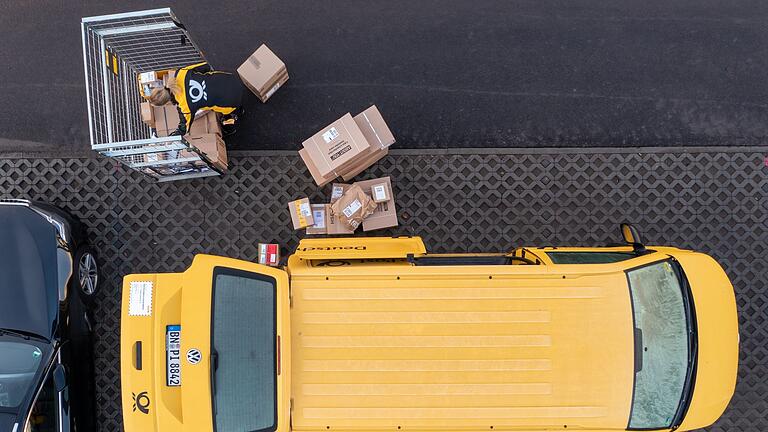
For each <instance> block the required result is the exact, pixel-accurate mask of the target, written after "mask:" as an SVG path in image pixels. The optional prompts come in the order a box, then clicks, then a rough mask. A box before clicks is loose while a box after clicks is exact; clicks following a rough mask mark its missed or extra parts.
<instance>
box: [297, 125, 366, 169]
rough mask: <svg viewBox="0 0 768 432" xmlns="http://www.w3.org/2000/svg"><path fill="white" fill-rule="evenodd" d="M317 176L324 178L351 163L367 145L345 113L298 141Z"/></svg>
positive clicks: (357, 127) (360, 132) (358, 128)
mask: <svg viewBox="0 0 768 432" xmlns="http://www.w3.org/2000/svg"><path fill="white" fill-rule="evenodd" d="M302 145H303V146H304V148H305V149H306V150H307V154H308V155H309V157H310V159H312V162H313V163H314V164H315V166H316V167H317V170H318V172H319V173H320V175H321V176H323V177H327V176H328V175H331V174H333V175H334V176H338V173H339V172H342V171H345V170H347V169H348V168H349V167H351V166H353V165H355V162H356V161H358V160H359V158H360V154H362V153H367V151H368V149H369V148H370V147H371V145H370V144H369V143H368V140H367V139H366V138H365V135H363V132H362V131H361V130H360V127H359V126H358V125H357V123H356V122H355V120H354V119H353V118H352V115H350V114H349V113H347V114H345V115H344V116H342V117H341V118H340V119H338V120H336V121H335V122H333V123H331V124H330V125H328V126H326V127H325V128H323V129H322V130H320V131H319V132H317V133H316V134H314V135H313V136H312V137H311V138H309V139H307V140H306V141H304V142H303V143H302Z"/></svg>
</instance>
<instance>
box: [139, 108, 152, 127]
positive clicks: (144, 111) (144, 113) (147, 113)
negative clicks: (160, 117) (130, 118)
mask: <svg viewBox="0 0 768 432" xmlns="http://www.w3.org/2000/svg"><path fill="white" fill-rule="evenodd" d="M140 107H141V121H143V122H144V124H146V125H147V126H149V127H151V128H154V127H155V110H153V109H152V105H150V104H149V102H142V103H141V104H140Z"/></svg>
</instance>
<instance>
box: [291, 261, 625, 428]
mask: <svg viewBox="0 0 768 432" xmlns="http://www.w3.org/2000/svg"><path fill="white" fill-rule="evenodd" d="M292 260H293V261H290V262H289V271H290V272H291V290H292V298H293V310H292V313H291V319H292V322H291V333H292V335H291V336H292V338H291V339H292V356H293V359H292V365H293V373H292V380H293V382H292V397H293V398H294V400H293V415H292V422H293V425H294V427H295V428H296V429H318V428H319V429H328V428H330V429H331V430H333V429H364V428H370V427H371V425H372V424H374V425H376V427H377V428H390V427H391V428H392V429H393V430H397V429H398V427H399V428H401V429H404V430H408V429H410V430H414V429H418V430H427V429H440V430H459V429H472V430H490V429H491V428H493V429H505V428H521V427H532V428H533V427H557V428H559V429H562V428H563V426H567V427H569V428H595V429H597V428H616V429H624V428H625V427H626V425H627V421H628V418H629V410H630V405H631V397H632V386H633V378H634V371H633V332H632V311H631V304H630V297H629V290H628V287H627V280H626V277H625V275H624V273H623V272H621V271H609V272H605V271H602V272H599V273H591V274H583V273H576V271H577V270H576V269H577V268H581V269H583V267H578V266H558V267H559V269H558V271H559V272H557V273H556V272H555V271H556V270H555V269H553V268H552V267H551V266H471V267H413V266H405V267H402V266H401V267H388V266H386V265H384V266H352V268H349V267H348V268H347V269H346V270H345V271H343V272H341V271H338V272H337V271H333V270H334V269H329V268H313V267H312V266H311V265H309V263H307V262H306V260H301V259H299V258H292ZM393 266H394V265H393ZM393 268H397V269H398V270H396V271H393ZM568 268H570V269H574V270H573V272H569V271H568V270H567V269H568ZM612 268H613V267H612ZM563 269H566V270H565V272H563Z"/></svg>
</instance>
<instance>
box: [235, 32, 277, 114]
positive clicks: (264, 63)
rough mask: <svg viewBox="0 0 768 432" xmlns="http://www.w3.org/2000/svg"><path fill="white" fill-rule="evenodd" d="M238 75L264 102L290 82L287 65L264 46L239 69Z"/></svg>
mask: <svg viewBox="0 0 768 432" xmlns="http://www.w3.org/2000/svg"><path fill="white" fill-rule="evenodd" d="M237 74H238V75H240V79H241V80H242V81H243V84H245V86H246V87H248V89H249V90H251V92H253V94H255V95H256V97H258V98H259V100H260V101H262V102H266V101H267V99H269V98H270V97H271V96H272V95H273V94H274V93H275V92H276V91H277V89H279V88H280V87H281V86H282V85H283V84H285V83H286V82H287V81H288V71H287V70H286V69H285V63H283V61H282V60H280V58H278V57H277V56H276V55H275V53H273V52H272V50H270V49H269V48H268V47H267V46H266V45H263V44H262V45H261V46H260V47H259V48H258V49H257V50H256V51H254V52H253V54H251V55H250V57H248V58H247V59H246V60H245V61H244V62H243V64H241V65H240V67H239V68H237Z"/></svg>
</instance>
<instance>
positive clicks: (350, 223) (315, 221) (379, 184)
mask: <svg viewBox="0 0 768 432" xmlns="http://www.w3.org/2000/svg"><path fill="white" fill-rule="evenodd" d="M288 211H289V212H290V214H291V221H292V222H293V228H294V229H302V228H306V230H307V234H310V235H317V234H330V235H339V234H352V233H354V232H355V230H356V229H357V228H358V227H360V226H362V227H363V231H373V230H378V229H383V228H391V227H396V226H397V208H396V207H395V197H394V193H393V190H392V181H391V179H390V178H389V177H381V178H376V179H371V180H363V181H358V182H355V183H351V184H348V183H334V184H333V187H332V188H331V196H330V202H329V203H324V204H312V203H310V202H309V199H308V198H302V199H299V200H296V201H291V202H290V203H288Z"/></svg>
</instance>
